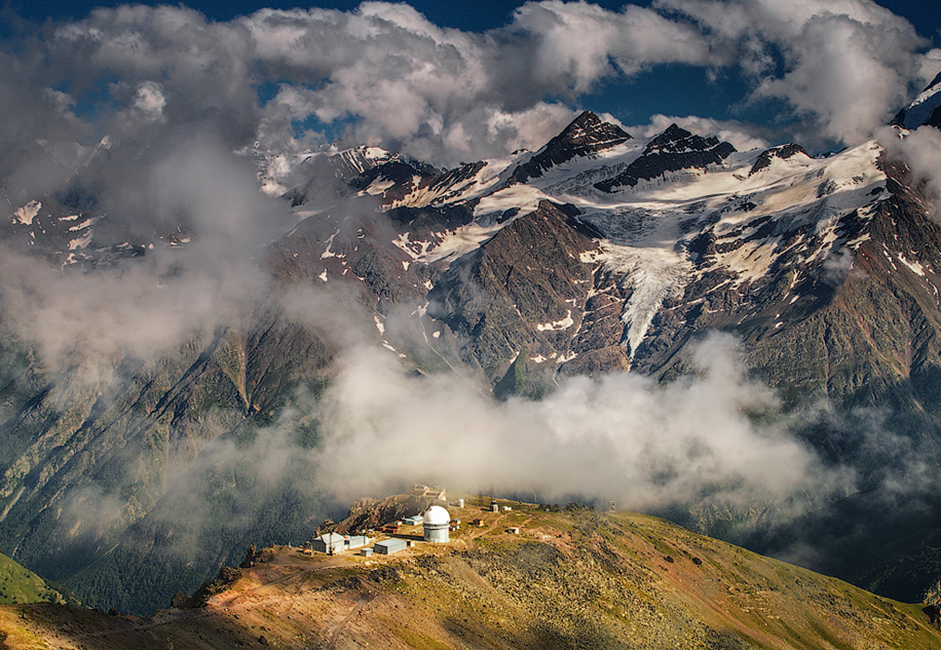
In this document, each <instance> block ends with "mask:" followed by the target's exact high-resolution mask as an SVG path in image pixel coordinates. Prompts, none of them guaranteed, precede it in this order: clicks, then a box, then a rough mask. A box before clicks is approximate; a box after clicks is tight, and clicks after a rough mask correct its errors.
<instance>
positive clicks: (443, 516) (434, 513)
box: [422, 506, 451, 526]
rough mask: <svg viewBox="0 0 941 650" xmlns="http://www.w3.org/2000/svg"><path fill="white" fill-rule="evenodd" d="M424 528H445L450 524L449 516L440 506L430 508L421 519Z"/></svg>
mask: <svg viewBox="0 0 941 650" xmlns="http://www.w3.org/2000/svg"><path fill="white" fill-rule="evenodd" d="M422 522H423V523H424V525H425V526H447V525H448V524H449V523H451V514H450V513H449V512H448V511H447V510H445V509H444V508H442V507H441V506H431V507H430V508H428V509H427V510H426V511H425V516H424V518H423V519H422Z"/></svg>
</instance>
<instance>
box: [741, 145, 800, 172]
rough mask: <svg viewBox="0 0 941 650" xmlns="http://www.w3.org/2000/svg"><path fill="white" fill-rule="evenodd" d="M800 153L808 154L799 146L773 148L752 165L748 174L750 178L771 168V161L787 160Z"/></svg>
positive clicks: (764, 152)
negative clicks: (776, 159)
mask: <svg viewBox="0 0 941 650" xmlns="http://www.w3.org/2000/svg"><path fill="white" fill-rule="evenodd" d="M799 153H802V154H804V155H805V156H806V155H807V152H806V151H805V150H804V148H803V147H802V146H800V145H799V144H785V145H782V146H780V147H772V148H771V149H768V150H767V151H763V152H762V153H761V155H760V156H758V160H756V161H755V164H754V165H752V168H751V171H750V172H748V175H749V176H752V175H754V174H757V173H758V172H760V171H761V170H762V169H765V168H766V167H769V166H770V165H771V161H772V160H773V159H775V158H780V159H781V160H787V159H788V158H790V157H791V156H795V155H797V154H799Z"/></svg>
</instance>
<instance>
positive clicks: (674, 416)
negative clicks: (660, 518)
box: [315, 335, 850, 509]
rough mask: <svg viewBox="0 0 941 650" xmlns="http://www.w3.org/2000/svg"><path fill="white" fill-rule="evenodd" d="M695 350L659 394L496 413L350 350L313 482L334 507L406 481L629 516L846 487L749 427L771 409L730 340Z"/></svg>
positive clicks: (632, 381) (768, 396) (599, 392)
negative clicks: (595, 504)
mask: <svg viewBox="0 0 941 650" xmlns="http://www.w3.org/2000/svg"><path fill="white" fill-rule="evenodd" d="M694 347H695V350H694V353H693V362H694V363H695V365H696V366H697V367H698V368H700V369H701V374H699V375H697V376H696V377H688V378H686V379H682V380H678V381H675V382H673V383H669V384H666V385H665V386H660V385H658V384H657V383H656V382H655V381H653V380H651V379H649V378H646V377H640V376H637V375H633V374H628V373H623V374H614V375H609V376H605V377H601V378H594V379H591V378H587V377H580V378H573V379H568V380H566V381H565V382H564V383H563V384H562V386H561V388H560V389H559V391H558V392H556V393H555V394H553V395H552V396H550V397H548V398H547V399H545V400H543V401H541V402H530V401H526V400H511V401H509V402H507V403H498V402H495V401H494V400H493V399H492V398H491V397H490V396H488V395H483V394H481V393H479V392H478V391H477V390H475V389H474V388H473V387H471V386H468V385H467V384H466V382H465V381H464V380H462V379H460V378H458V377H455V376H453V375H446V376H432V377H423V378H408V377H405V376H404V372H403V369H402V368H401V367H400V365H399V363H398V361H397V359H396V358H395V356H394V355H386V354H382V353H378V354H377V352H376V351H375V350H372V349H370V348H367V347H363V346H355V347H353V348H351V349H349V350H348V351H347V353H346V354H345V355H344V357H343V359H342V360H341V361H340V368H341V370H340V372H339V374H338V376H337V377H336V380H335V382H334V383H333V384H332V386H331V388H330V389H329V391H328V393H327V395H326V396H325V402H324V405H325V408H326V409H327V410H326V412H325V413H324V415H323V422H324V425H325V426H324V431H325V432H327V433H326V435H325V436H324V439H323V446H322V448H321V450H319V451H318V452H317V458H316V464H317V468H318V469H317V471H316V472H315V476H316V477H317V480H318V484H319V485H320V487H321V489H323V490H325V491H327V492H328V493H329V492H333V493H336V494H337V496H339V497H341V498H349V497H353V496H359V495H362V494H376V495H379V494H383V493H385V492H386V491H388V490H389V489H391V488H393V486H397V485H401V483H402V482H403V481H405V482H407V481H408V477H413V479H412V480H426V481H441V482H446V483H447V484H449V485H451V486H454V487H458V488H459V489H466V490H470V491H474V490H480V489H486V488H489V487H491V486H493V487H495V488H496V489H498V490H501V491H502V492H504V493H513V492H514V491H519V492H526V491H528V492H530V493H533V492H536V493H538V494H539V495H540V497H541V498H544V499H550V500H555V499H564V498H566V497H569V496H575V495H580V496H582V497H586V498H593V499H597V500H599V501H605V500H607V499H616V500H617V501H618V503H619V504H620V505H621V506H622V507H626V508H635V509H650V508H657V507H665V506H668V505H673V504H677V503H681V504H689V503H693V502H697V501H699V500H701V499H706V500H708V501H709V502H713V503H722V504H725V505H730V504H733V505H742V504H744V503H753V502H754V500H755V499H783V498H785V497H790V496H793V495H795V494H796V493H797V492H799V491H803V490H807V489H809V486H810V485H817V484H818V483H820V484H821V485H822V484H823V482H824V481H825V480H832V479H835V478H836V480H837V481H838V482H840V481H845V480H847V479H848V478H849V477H850V475H849V474H845V475H844V474H840V473H837V474H833V473H829V472H823V471H822V469H821V467H820V466H819V464H818V462H817V460H816V458H815V457H814V455H813V454H812V453H811V452H810V451H808V450H807V449H806V448H805V447H804V446H803V445H802V444H800V443H799V442H797V441H796V440H795V439H793V438H791V437H790V436H789V435H788V434H787V432H786V430H785V427H784V426H783V424H782V419H781V418H780V417H779V418H777V420H776V421H777V423H775V424H766V425H757V424H755V423H754V422H753V421H752V420H751V419H750V418H749V417H748V416H747V415H746V413H748V412H751V413H758V412H762V413H779V411H778V409H779V406H778V403H777V400H776V398H775V397H774V395H773V393H772V392H771V391H770V390H769V389H768V388H767V387H765V386H762V385H761V384H756V383H752V382H750V381H749V380H747V379H746V377H745V375H744V367H745V366H744V364H743V362H742V359H741V357H740V354H739V352H738V351H737V349H736V344H735V342H734V341H733V339H732V338H731V337H729V336H726V335H715V336H713V337H711V338H708V339H706V340H704V341H701V342H700V343H699V344H698V345H696V346H694ZM766 421H768V422H773V421H775V418H767V419H766ZM844 485H845V484H844Z"/></svg>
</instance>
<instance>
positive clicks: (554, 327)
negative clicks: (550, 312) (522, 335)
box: [536, 309, 575, 332]
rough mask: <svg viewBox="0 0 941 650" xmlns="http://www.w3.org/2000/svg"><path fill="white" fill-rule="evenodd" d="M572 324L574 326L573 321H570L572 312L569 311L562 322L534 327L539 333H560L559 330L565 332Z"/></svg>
mask: <svg viewBox="0 0 941 650" xmlns="http://www.w3.org/2000/svg"><path fill="white" fill-rule="evenodd" d="M574 324H575V321H574V320H573V319H572V310H571V309H569V311H568V314H566V315H565V318H563V319H562V320H557V321H554V322H552V323H541V324H539V325H536V329H537V330H539V331H540V332H546V331H560V330H567V329H568V328H570V327H571V326H572V325H574Z"/></svg>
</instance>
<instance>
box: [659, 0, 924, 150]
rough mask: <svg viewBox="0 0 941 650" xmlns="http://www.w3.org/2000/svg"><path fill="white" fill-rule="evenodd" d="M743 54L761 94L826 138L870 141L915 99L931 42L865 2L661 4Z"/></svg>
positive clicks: (672, 0)
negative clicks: (921, 57) (785, 105)
mask: <svg viewBox="0 0 941 650" xmlns="http://www.w3.org/2000/svg"><path fill="white" fill-rule="evenodd" d="M655 6H657V7H658V8H660V9H664V10H671V11H676V12H680V13H681V14H684V15H686V16H688V17H690V18H692V19H693V20H695V21H696V22H697V23H698V24H699V25H700V26H701V27H702V29H703V30H704V31H707V32H708V33H710V34H712V35H713V36H714V38H715V39H716V41H717V44H716V46H715V47H716V48H720V47H722V46H721V45H720V43H724V44H725V47H730V48H735V49H737V50H738V63H739V65H740V66H741V68H742V70H743V71H744V72H745V73H746V74H747V75H749V76H750V77H751V78H752V79H753V82H754V83H755V84H756V88H755V90H754V91H753V93H752V95H751V97H752V99H754V100H759V99H762V98H779V99H784V100H786V101H787V102H789V103H790V105H791V106H792V107H793V108H794V110H795V111H796V112H797V114H798V115H802V116H808V117H811V118H812V119H813V120H814V121H815V122H816V123H817V124H818V125H819V127H820V128H821V129H822V131H823V134H824V135H825V136H826V137H829V138H833V139H836V140H841V141H843V142H845V143H848V144H855V143H858V142H860V141H862V140H865V139H868V138H869V137H871V135H872V133H873V131H874V130H875V129H876V128H878V127H879V126H880V125H881V124H884V123H885V122H886V121H887V120H888V119H889V118H890V117H891V115H892V114H893V113H894V112H895V111H896V110H897V109H898V108H900V107H901V106H902V105H904V103H905V101H906V99H907V98H909V96H910V93H911V91H912V87H911V83H912V81H913V80H914V79H915V77H916V75H917V74H918V72H919V71H918V69H917V67H918V50H919V49H920V48H922V47H924V46H925V45H926V44H927V43H926V41H925V40H924V39H922V38H921V37H919V36H918V34H917V32H916V31H915V28H914V27H913V26H912V25H911V24H910V23H909V22H908V21H906V20H905V19H903V18H900V17H898V16H896V15H894V14H892V13H891V12H890V11H888V10H887V9H884V8H882V7H880V6H878V5H876V4H875V3H873V2H868V1H867V0H799V1H796V2H777V1H775V0H726V1H723V2H718V1H716V0H657V2H656V3H655Z"/></svg>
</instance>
